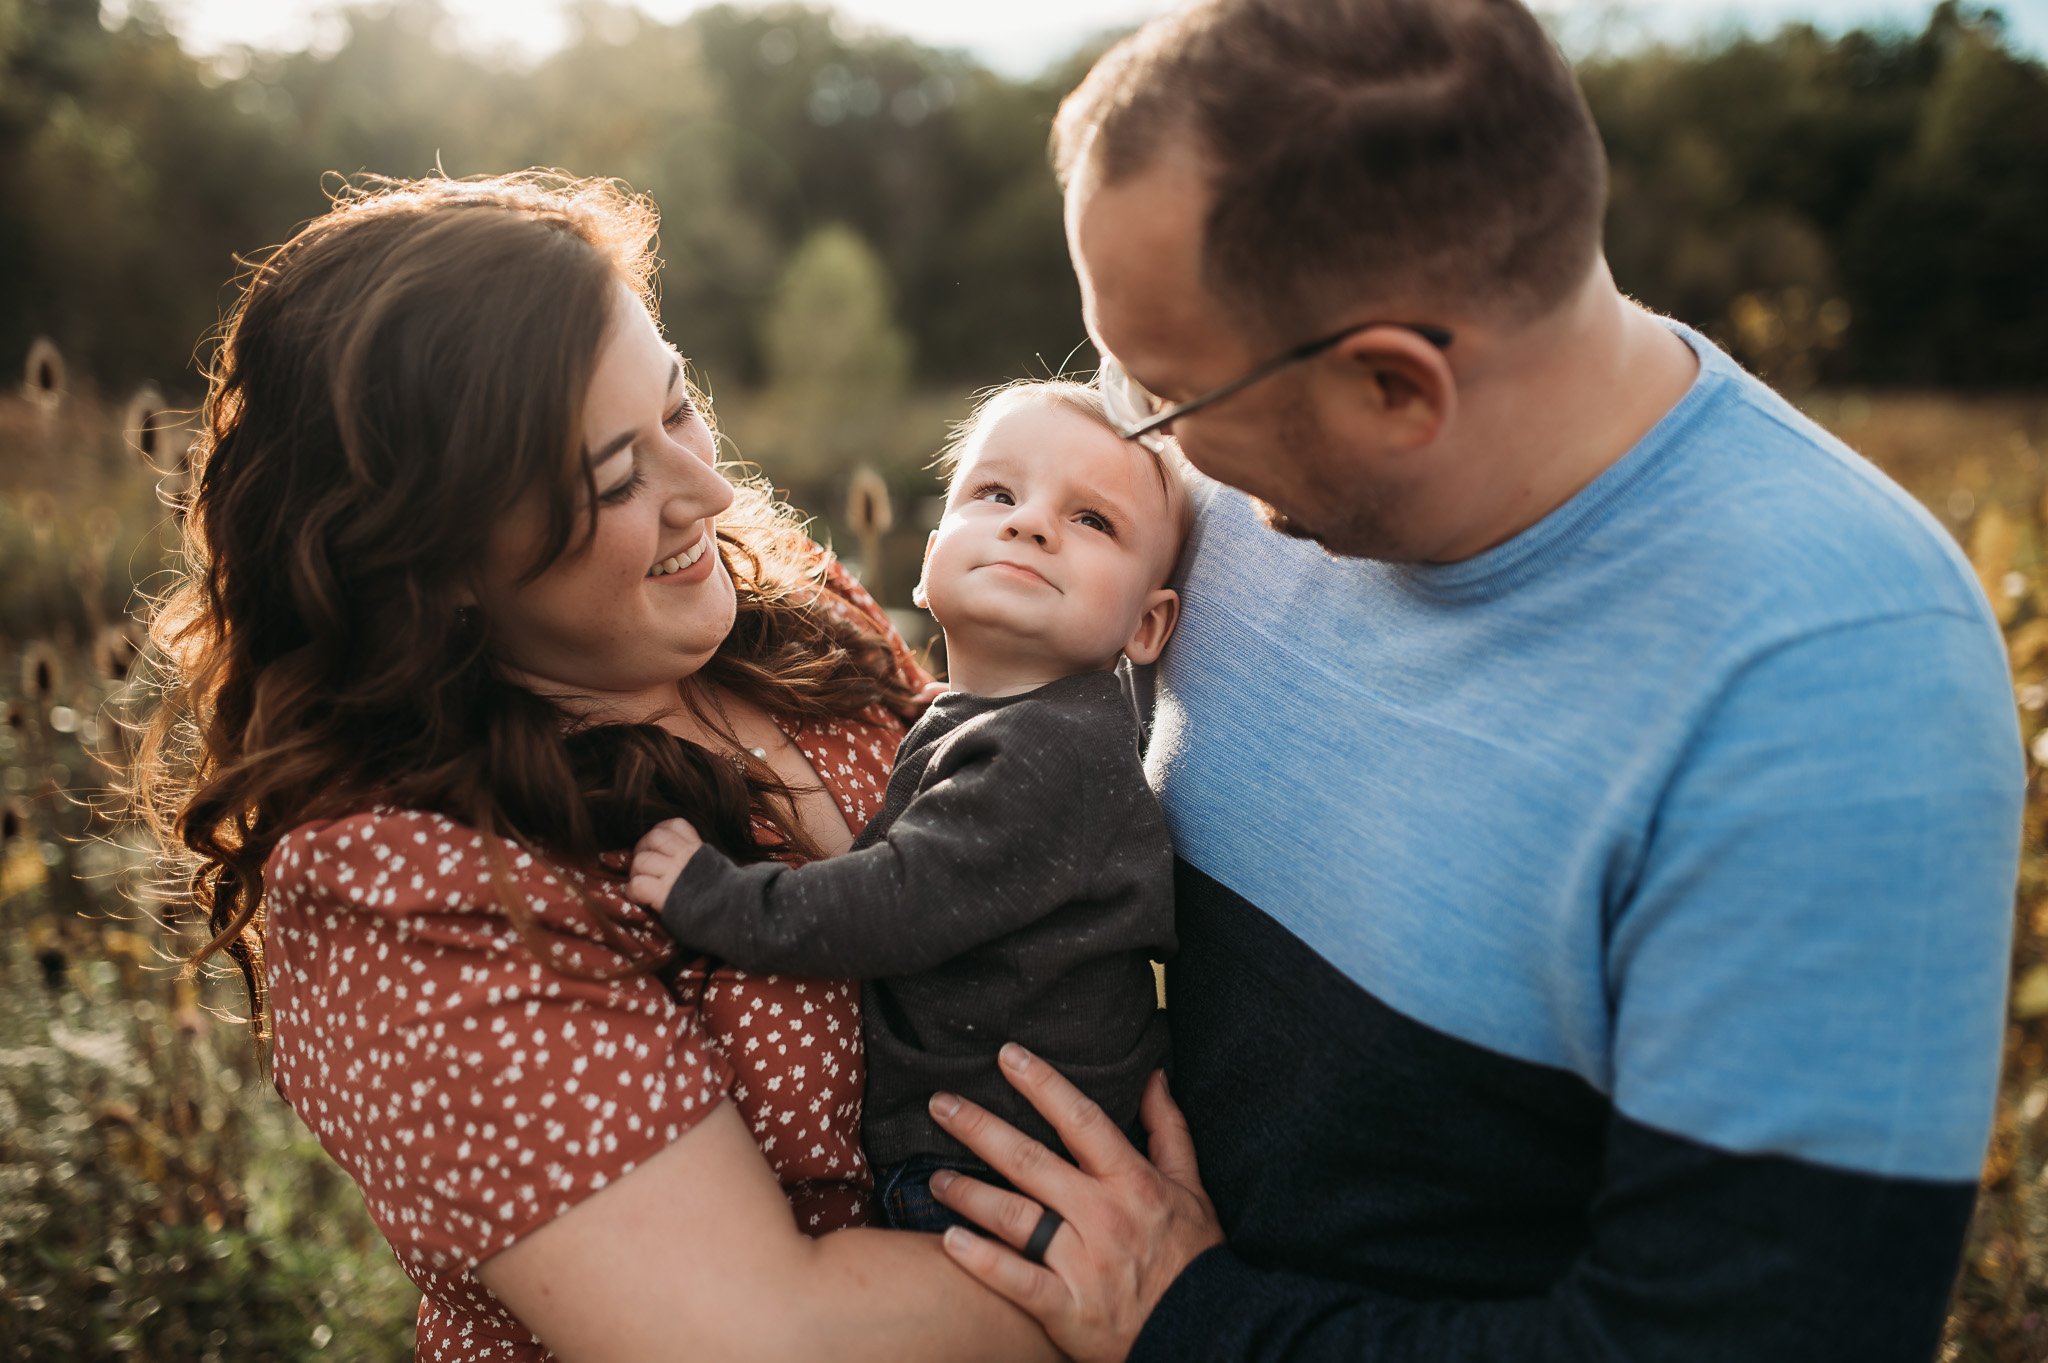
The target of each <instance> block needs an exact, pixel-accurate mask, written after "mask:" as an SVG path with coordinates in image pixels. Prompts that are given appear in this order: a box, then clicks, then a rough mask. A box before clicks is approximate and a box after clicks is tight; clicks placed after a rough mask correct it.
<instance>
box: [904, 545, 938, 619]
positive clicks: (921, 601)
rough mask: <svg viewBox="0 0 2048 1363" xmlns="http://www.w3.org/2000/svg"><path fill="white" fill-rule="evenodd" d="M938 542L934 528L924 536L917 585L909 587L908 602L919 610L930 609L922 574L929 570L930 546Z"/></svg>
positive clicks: (930, 563) (930, 560)
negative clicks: (922, 557) (921, 561)
mask: <svg viewBox="0 0 2048 1363" xmlns="http://www.w3.org/2000/svg"><path fill="white" fill-rule="evenodd" d="M938 542H939V532H938V531H936V530H934V531H932V532H931V534H929V535H926V536H925V537H924V562H923V563H922V564H920V565H919V566H918V570H917V585H916V586H915V587H912V588H911V589H910V604H911V605H913V606H915V607H917V608H918V609H919V610H921V611H924V610H930V609H931V608H932V606H931V601H930V600H929V599H927V598H926V596H925V594H924V575H925V574H926V573H927V572H930V571H931V566H932V546H933V545H934V544H937V543H938Z"/></svg>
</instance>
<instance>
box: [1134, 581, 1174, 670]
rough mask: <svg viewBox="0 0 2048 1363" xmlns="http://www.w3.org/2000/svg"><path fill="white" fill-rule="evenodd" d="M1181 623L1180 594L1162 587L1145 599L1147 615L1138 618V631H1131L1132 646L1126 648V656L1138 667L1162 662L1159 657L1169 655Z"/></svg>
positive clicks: (1145, 613)
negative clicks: (1173, 638)
mask: <svg viewBox="0 0 2048 1363" xmlns="http://www.w3.org/2000/svg"><path fill="white" fill-rule="evenodd" d="M1179 623H1180V593H1179V592H1177V591H1175V590H1173V588H1171V587H1161V588H1160V589H1159V590H1158V591H1156V592H1153V593H1152V595H1151V596H1149V597H1147V598H1146V599H1145V610H1144V613H1143V614H1141V615H1139V616H1138V627H1137V628H1136V629H1134V630H1132V631H1131V637H1130V640H1129V642H1127V643H1126V644H1125V645H1124V656H1125V657H1126V658H1129V659H1130V660H1131V662H1132V664H1133V665H1134V666H1137V667H1143V666H1145V664H1147V663H1154V662H1158V661H1159V655H1160V654H1161V653H1163V652H1165V651H1166V641H1167V640H1168V639H1171V638H1172V637H1173V627H1174V626H1175V625H1177V624H1179Z"/></svg>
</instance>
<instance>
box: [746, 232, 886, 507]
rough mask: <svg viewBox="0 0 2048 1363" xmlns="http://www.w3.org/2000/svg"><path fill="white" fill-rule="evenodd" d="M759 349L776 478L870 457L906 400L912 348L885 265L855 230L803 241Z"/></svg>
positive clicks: (780, 288)
mask: <svg viewBox="0 0 2048 1363" xmlns="http://www.w3.org/2000/svg"><path fill="white" fill-rule="evenodd" d="M762 349H763V351H764V352H765V354H766V356H767V361H768V391H767V394H766V397H767V400H768V403H769V404H770V408H771V411H772V416H773V422H774V425H773V427H772V432H773V433H772V435H771V437H770V438H771V439H772V440H773V442H774V445H775V447H776V448H775V455H774V458H773V460H772V461H769V462H770V466H771V467H773V468H774V469H775V471H776V476H777V477H791V478H795V477H803V476H806V475H810V474H815V473H816V472H818V471H819V470H821V469H835V468H839V467H842V466H844V465H847V464H849V463H854V462H859V461H861V460H864V459H871V458H873V457H874V456H875V453H876V450H875V444H876V440H877V437H878V434H879V433H880V432H881V431H882V430H884V429H886V428H887V426H888V425H889V424H890V422H891V416H892V413H893V411H894V409H895V407H896V405H897V404H898V403H899V402H900V401H901V399H902V397H903V392H904V387H905V381H906V380H907V378H908V377H909V373H910V345H909V342H908V341H907V340H906V339H905V338H904V336H903V333H902V332H901V331H900V330H898V329H897V327H896V324H895V322H894V320H893V319H892V317H891V315H890V305H889V280H888V275H887V274H886V272H885V271H884V270H883V268H882V262H881V260H880V259H879V258H878V257H877V256H876V254H875V252H874V250H873V249H872V248H871V247H869V246H868V244H867V243H866V242H865V241H863V240H862V239H861V237H860V235H859V234H858V233H856V232H854V231H853V230H852V229H851V228H849V227H845V226H842V225H837V224H835V225H833V226H829V227H823V228H820V229H819V230H818V231H816V232H814V233H812V234H811V236H810V237H809V238H808V239H806V240H805V242H804V244H803V246H802V247H801V248H799V249H798V251H797V253H796V257H795V258H794V259H793V260H792V261H791V262H790V264H789V269H788V271H787V272H786V273H785V274H784V275H783V277H782V282H781V284H780V285H779V286H778V287H777V289H776V295H775V303H774V306H773V307H772V308H771V309H770V310H769V312H768V315H767V318H766V320H765V321H764V323H763V326H762ZM765 453H766V452H765V451H764V452H763V454H764V456H765Z"/></svg>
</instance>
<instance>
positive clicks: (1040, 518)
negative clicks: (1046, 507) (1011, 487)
mask: <svg viewBox="0 0 2048 1363" xmlns="http://www.w3.org/2000/svg"><path fill="white" fill-rule="evenodd" d="M1054 530H1055V526H1054V522H1053V520H1052V518H1051V517H1049V516H1047V515H1046V514H1045V513H1044V512H1043V511H1042V510H1040V509H1039V508H1038V507H1036V506H1034V505H1032V504H1031V503H1029V502H1024V503H1020V504H1019V505H1018V506H1016V507H1015V508H1013V509H1012V510H1011V512H1010V518H1009V520H1007V521H1006V522H1004V524H1003V537H1004V538H1005V539H1030V540H1035V541H1036V542H1037V543H1038V544H1039V545H1041V546H1043V547H1046V548H1051V547H1052V541H1053V534H1054Z"/></svg>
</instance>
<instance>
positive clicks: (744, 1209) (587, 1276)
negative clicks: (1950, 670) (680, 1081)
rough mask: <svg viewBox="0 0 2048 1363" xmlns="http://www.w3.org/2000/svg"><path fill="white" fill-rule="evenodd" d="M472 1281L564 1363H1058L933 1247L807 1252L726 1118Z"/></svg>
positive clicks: (747, 1141)
mask: <svg viewBox="0 0 2048 1363" xmlns="http://www.w3.org/2000/svg"><path fill="white" fill-rule="evenodd" d="M477 1277H478V1278H479V1279H480V1280H482V1282H483V1283H484V1285H485V1286H486V1287H488V1288H490V1289H491V1291H492V1292H494V1293H495V1294H497V1296H498V1298H499V1299H500V1300H501V1301H503V1302H504V1303H505V1305H506V1306H508V1307H509V1308H511V1310H512V1312H513V1314H515V1315H517V1316H518V1317H519V1319H520V1320H521V1321H523V1322H524V1323H525V1324H526V1326H527V1328H528V1329H530V1330H532V1331H533V1332H534V1333H535V1334H537V1335H539V1336H540V1338H541V1340H542V1342H544V1343H545V1344H546V1345H547V1346H548V1348H549V1349H550V1350H552V1351H553V1352H554V1353H555V1354H556V1355H557V1356H559V1357H560V1358H562V1359H563V1360H564V1361H565V1363H643V1361H644V1363H655V1360H674V1359H693V1360H694V1359H707V1358H715V1359H720V1360H733V1361H734V1363H743V1361H744V1360H753V1359H760V1360H799V1359H800V1360H805V1363H808V1361H809V1360H812V1359H817V1358H833V1359H844V1360H849V1361H853V1360H861V1359H875V1360H878V1363H898V1361H899V1360H916V1359H933V1360H945V1361H946V1363H953V1360H975V1359H987V1360H1001V1361H1003V1363H1008V1361H1009V1360H1035V1359H1057V1358H1058V1357H1059V1356H1060V1355H1059V1353H1058V1351H1057V1350H1055V1349H1054V1348H1053V1346H1052V1345H1051V1343H1050V1342H1049V1341H1048V1340H1047V1339H1046V1337H1045V1335H1044V1333H1043V1332H1042V1331H1041V1330H1040V1329H1039V1327H1038V1326H1037V1325H1036V1324H1035V1323H1033V1322H1032V1321H1031V1320H1030V1318H1029V1317H1027V1316H1025V1315H1024V1314H1023V1313H1022V1312H1020V1311H1018V1310H1017V1309H1016V1308H1014V1307H1012V1306H1010V1305H1009V1304H1008V1303H1007V1302H1005V1301H1003V1300H1002V1299H1001V1298H1000V1297H997V1296H996V1295H995V1294H994V1293H992V1292H989V1291H987V1290H986V1289H984V1288H982V1287H981V1286H980V1285H979V1284H977V1283H976V1282H975V1281H974V1280H973V1279H972V1278H970V1277H968V1276H967V1274H966V1273H964V1272H962V1271H961V1270H960V1269H959V1268H957V1267H955V1266H954V1265H953V1264H952V1263H951V1262H950V1261H949V1260H948V1259H947V1258H946V1256H945V1255H944V1253H943V1252H942V1251H941V1250H940V1248H939V1241H938V1239H937V1237H935V1236H929V1235H912V1234H906V1233H902V1232H895V1231H874V1230H850V1231H840V1232H837V1233H835V1234H832V1235H828V1236H826V1237H824V1238H823V1239H819V1240H813V1239H810V1238H808V1237H806V1236H804V1235H803V1234H802V1233H801V1232H799V1231H798V1230H797V1227H796V1222H795V1220H794V1218H793V1217H792V1216H791V1214H790V1210H789V1204H788V1203H787V1202H785V1201H784V1200H783V1197H782V1192H781V1189H780V1188H778V1187H777V1186H776V1183H775V1179H774V1177H773V1176H772V1175H771V1174H770V1173H769V1172H768V1167H767V1165H765V1164H764V1163H762V1160H761V1152H760V1150H759V1149H758V1148H757V1147H756V1146H755V1144H754V1140H753V1137H751V1136H750V1135H748V1133H747V1129H746V1126H745V1124H744V1123H743V1122H742V1121H741V1120H740V1118H739V1115H738V1114H737V1113H736V1112H734V1111H733V1109H732V1106H731V1105H730V1104H729V1103H721V1104H719V1106H718V1107H717V1108H716V1109H715V1110H714V1111H712V1112H711V1113H710V1115H708V1116H706V1117H705V1118H704V1119H703V1120H702V1121H700V1122H698V1123H697V1124H696V1125H695V1126H693V1127H692V1128H690V1130H689V1131H688V1132H686V1133H685V1134H684V1135H683V1136H682V1137H681V1138H680V1139H678V1140H677V1141H675V1142H674V1143H672V1144H671V1145H669V1146H668V1147H667V1148H666V1149H664V1150H663V1151H662V1152H661V1153H659V1154H658V1155H656V1156H654V1157H653V1158H652V1159H649V1160H647V1161H646V1162H645V1163H643V1164H641V1165H640V1166H639V1167H638V1168H636V1169H634V1170H633V1171H632V1172H631V1173H630V1174H627V1175H626V1176H625V1177H623V1178H621V1179H619V1180H618V1181H616V1182H614V1183H612V1184H611V1185H610V1186H608V1187H606V1188H604V1189H602V1190H601V1191H599V1192H597V1193H594V1194H592V1195H591V1196H589V1197H587V1198H585V1199H584V1200H583V1201H582V1202H579V1203H578V1204H577V1205H576V1206H575V1207H573V1208H571V1209H570V1210H569V1211H567V1212H564V1213H563V1214H562V1215H560V1216H558V1217H556V1218H555V1219H554V1220H552V1221H550V1222H548V1223H547V1224H545V1225H543V1226H540V1227H539V1228H537V1229H535V1230H534V1231H532V1232H530V1233H529V1234H527V1235H526V1236H524V1237H523V1238H521V1239H520V1240H519V1241H518V1242H517V1243H515V1244H514V1245H513V1246H512V1247H511V1248H510V1249H507V1250H505V1251H503V1252H502V1253H500V1254H497V1255H496V1256H494V1257H492V1258H491V1259H489V1260H487V1261H486V1262H485V1263H484V1264H483V1265H482V1266H481V1267H479V1268H478V1269H477Z"/></svg>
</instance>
